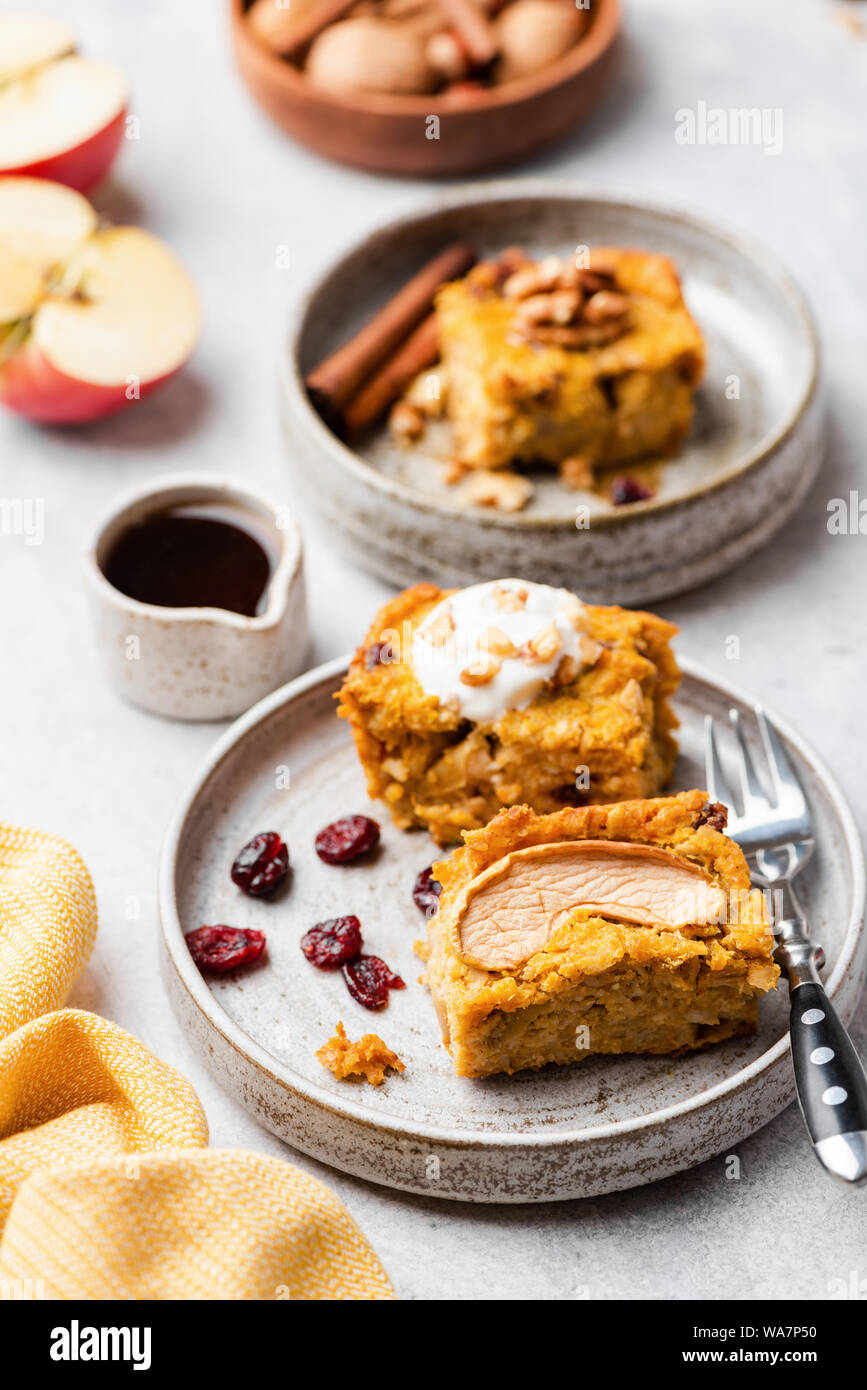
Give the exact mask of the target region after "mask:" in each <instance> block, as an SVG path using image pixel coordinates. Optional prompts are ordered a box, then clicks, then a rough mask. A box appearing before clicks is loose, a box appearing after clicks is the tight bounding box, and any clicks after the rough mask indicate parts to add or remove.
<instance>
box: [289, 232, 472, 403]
mask: <svg viewBox="0 0 867 1390" xmlns="http://www.w3.org/2000/svg"><path fill="white" fill-rule="evenodd" d="M475 259H476V256H475V252H474V251H473V249H472V247H470V246H467V245H466V244H465V243H464V242H454V243H453V244H452V245H451V246H447V247H446V249H445V250H444V251H441V252H440V253H439V255H438V256H434V258H433V260H431V261H428V263H427V265H425V266H423V267H422V269H421V270H420V271H418V273H417V274H416V275H414V276H413V277H412V279H411V280H410V281H409V282H408V283H407V284H406V285H404V286H403V288H402V289H400V290H398V292H397V294H396V295H395V296H394V297H393V298H392V299H390V300H389V302H388V303H387V304H385V305H384V306H383V307H382V308H381V309H380V310H379V312H378V313H376V314H374V316H373V318H372V319H369V320H368V322H367V323H366V324H365V325H364V327H363V328H362V329H360V330H359V332H358V333H356V335H355V337H354V338H350V340H349V342H348V343H344V344H343V346H342V347H340V348H338V349H337V351H336V352H334V353H332V354H331V356H330V357H327V358H326V359H325V361H324V362H320V363H319V366H318V367H314V369H313V371H312V372H310V374H309V375H308V377H307V379H306V383H305V384H306V386H307V390H308V393H309V395H310V399H311V400H312V402H313V404H314V406H315V407H316V409H317V410H318V411H319V413H320V414H321V415H322V416H323V417H324V418H325V419H326V420H328V421H329V423H331V422H332V421H333V420H334V419H335V418H336V417H339V415H340V413H341V412H342V410H343V407H344V406H346V405H348V403H349V401H350V400H352V397H353V396H354V395H356V393H357V392H358V390H359V388H360V387H361V386H362V385H363V384H364V382H365V381H366V380H367V378H368V377H369V376H370V375H371V374H372V373H373V372H374V371H375V370H376V368H377V367H378V366H379V365H380V363H381V362H383V361H384V360H385V359H386V358H387V357H388V355H389V353H392V352H393V351H394V350H395V348H396V347H397V346H398V344H399V343H401V342H402V341H403V339H404V338H406V336H407V334H408V333H410V332H411V331H412V329H413V328H414V327H415V326H416V324H417V323H418V322H419V320H420V319H422V318H423V317H424V315H425V314H427V313H429V312H430V310H431V307H432V306H433V301H434V295H435V294H436V292H437V290H438V289H439V288H440V286H441V285H444V284H445V283H446V281H448V280H456V279H458V278H459V277H460V276H461V275H464V274H465V273H466V272H467V271H468V270H469V268H470V266H471V265H472V264H473V263H474V261H475ZM419 370H421V368H419Z"/></svg>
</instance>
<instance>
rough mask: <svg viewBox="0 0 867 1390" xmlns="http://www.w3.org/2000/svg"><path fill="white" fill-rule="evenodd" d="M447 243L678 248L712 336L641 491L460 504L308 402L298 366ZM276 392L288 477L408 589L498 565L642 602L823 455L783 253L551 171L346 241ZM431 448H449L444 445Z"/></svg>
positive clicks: (461, 579) (712, 569)
mask: <svg viewBox="0 0 867 1390" xmlns="http://www.w3.org/2000/svg"><path fill="white" fill-rule="evenodd" d="M456 238H460V239H464V240H468V241H471V242H472V243H473V244H474V245H475V246H476V247H477V249H478V251H479V253H480V254H485V253H488V252H491V251H496V250H499V249H501V248H502V247H504V246H507V245H510V244H514V243H518V244H520V245H522V246H524V247H525V248H526V249H527V250H528V251H529V252H531V253H532V254H545V253H547V252H551V251H556V252H559V253H562V254H569V253H574V250H575V247H576V245H578V244H583V243H586V244H593V243H603V242H609V243H612V242H613V243H614V244H620V245H631V246H640V247H643V248H644V249H646V250H650V251H659V252H663V253H665V254H667V255H670V256H671V257H672V258H673V259H674V260H675V262H676V263H677V265H678V267H679V268H680V271H681V273H682V276H683V281H684V289H685V293H686V298H687V301H688V303H689V305H690V308H691V309H692V310H693V312H694V314H695V316H696V318H697V320H698V321H699V323H700V325H701V327H702V330H703V332H704V334H705V337H706V339H707V343H708V350H709V356H708V371H707V376H706V379H705V382H704V384H703V385H702V387H701V389H700V391H699V394H698V399H697V410H696V421H695V426H694V429H693V431H692V434H691V435H690V437H689V438H688V440H687V441H686V442H685V443H684V446H683V448H682V450H681V453H680V455H679V456H678V458H677V459H675V460H672V461H670V462H667V463H665V464H663V465H661V469H660V472H661V483H660V487H659V491H658V493H657V495H656V496H655V497H654V499H653V500H652V501H649V502H644V503H637V504H633V505H632V506H630V507H626V508H624V507H620V508H615V507H612V506H611V504H610V503H609V502H608V501H607V500H605V499H603V498H599V497H597V496H595V495H594V494H591V493H577V492H570V491H568V490H566V489H565V488H563V487H562V486H561V485H560V484H559V483H558V482H556V480H555V475H554V473H553V471H548V472H547V473H545V472H542V471H540V472H539V473H538V474H537V475H536V477H535V482H536V496H535V499H534V501H533V502H532V503H531V505H530V506H529V507H528V508H527V509H526V510H525V511H523V512H521V513H519V514H517V515H511V516H506V515H504V514H502V513H496V512H491V511H489V510H486V509H480V508H472V509H469V510H468V509H466V508H462V507H459V506H457V505H456V503H455V489H453V488H449V487H447V486H445V485H444V484H443V483H442V482H441V481H440V469H439V468H438V467H437V466H436V465H435V463H433V462H432V459H431V457H430V456H428V455H426V454H425V452H424V451H423V449H420V448H415V449H413V450H412V451H405V450H402V449H399V448H396V447H395V446H394V445H392V444H391V443H390V442H389V440H388V438H387V432H386V431H385V429H384V428H383V429H381V430H380V431H379V432H378V433H376V434H374V436H373V437H372V438H371V439H370V440H369V441H367V442H366V443H365V444H364V446H363V447H361V448H359V450H358V451H355V450H352V449H349V448H347V447H346V446H345V445H343V444H342V443H341V442H340V441H339V440H338V439H337V438H336V437H335V436H334V435H333V434H332V433H331V431H330V430H328V429H327V427H326V426H325V425H324V424H323V423H322V421H321V420H320V419H319V417H318V415H317V414H316V413H315V411H313V409H312V408H311V406H310V404H309V402H308V401H307V397H306V394H305V391H304V386H303V377H304V374H305V373H306V372H307V371H309V370H310V368H311V367H312V366H314V365H315V364H316V363H317V362H318V361H320V360H321V359H322V358H323V357H325V356H326V355H327V354H328V353H329V352H331V351H332V350H333V349H334V348H335V347H337V346H338V345H339V344H340V343H341V342H342V341H344V340H345V339H346V338H347V337H349V336H350V335H351V334H352V333H353V332H354V331H355V330H356V329H357V327H358V326H359V325H360V324H361V323H362V322H363V321H364V320H365V319H366V318H367V317H368V316H369V315H370V314H371V313H372V312H373V310H374V309H376V308H377V307H378V306H379V305H380V304H382V303H383V301H384V300H386V299H387V298H388V297H389V296H390V295H391V294H392V293H393V292H394V291H395V290H396V289H397V287H398V286H399V285H401V284H402V283H403V282H405V281H406V280H407V279H408V277H409V276H410V275H411V274H412V273H413V271H414V270H415V269H416V268H417V267H418V266H419V265H420V264H421V263H422V262H423V261H424V260H425V259H427V258H428V257H429V256H430V255H432V254H433V253H434V252H435V251H436V250H437V249H441V248H442V246H443V245H444V244H445V243H446V242H448V241H451V240H454V239H456ZM734 390H737V392H738V395H737V396H736V397H734V398H733V397H732V392H733V391H734ZM282 401H283V416H284V422H285V427H286V433H287V440H288V451H287V456H288V460H289V463H290V467H292V469H293V472H294V475H295V478H296V481H297V485H298V487H299V489H300V490H301V492H302V493H303V494H304V495H306V497H307V499H308V501H309V503H310V504H311V505H312V506H313V507H315V508H316V509H317V510H318V511H319V512H320V513H321V514H322V515H323V516H324V517H325V519H326V520H327V522H328V523H329V526H330V527H331V530H332V532H333V534H334V535H335V536H336V537H337V538H338V539H340V540H341V542H342V544H343V546H344V548H345V549H346V550H347V551H348V552H349V553H350V555H351V556H352V557H353V558H354V559H355V561H356V562H357V563H358V564H360V565H362V566H365V567H366V568H369V569H373V570H374V571H376V572H378V573H380V574H382V575H384V576H385V577H386V578H387V579H390V580H391V581H392V582H393V583H395V584H397V585H400V586H403V585H405V584H409V583H412V582H414V581H416V580H418V579H431V580H433V581H435V582H437V583H439V584H461V585H463V584H468V583H472V582H473V581H475V580H478V579H485V578H487V577H488V575H489V574H492V573H495V572H496V573H498V574H523V575H525V576H526V577H527V578H528V579H535V580H539V581H541V582H544V583H550V584H558V585H565V586H566V587H568V588H573V589H576V590H577V591H578V592H579V593H581V594H582V595H583V596H584V597H585V598H586V599H588V600H591V601H593V602H597V603H608V602H612V601H614V602H620V603H626V604H636V603H647V602H650V601H652V600H655V599H658V598H661V597H664V596H665V595H668V594H673V593H677V592H680V591H681V590H683V589H686V588H690V587H692V586H693V585H695V584H698V583H701V582H703V581H705V580H707V579H710V578H713V577H714V576H716V575H718V574H721V573H724V572H726V571H727V570H729V569H730V568H731V566H732V564H734V563H735V562H736V561H738V560H741V559H744V558H745V557H746V556H747V555H749V554H750V553H751V552H752V551H754V550H755V549H756V548H757V547H758V546H760V545H761V544H762V543H763V542H764V541H766V540H767V539H768V538H769V537H770V536H771V535H772V534H773V533H774V532H775V531H776V530H777V529H778V528H779V527H780V526H781V525H782V524H783V523H784V522H785V520H786V519H787V517H788V516H790V515H791V513H792V511H793V510H794V508H795V507H797V505H798V503H799V502H800V501H801V500H802V498H803V497H804V496H805V494H806V491H807V489H808V488H809V486H810V483H811V482H812V480H813V478H814V477H815V475H816V471H817V469H818V467H819V464H820V462H821V454H822V431H821V424H822V422H821V408H820V402H819V390H818V350H817V344H816V335H815V332H814V329H813V325H812V321H811V318H810V313H809V310H808V309H807V307H806V304H805V302H804V300H803V298H802V296H801V293H800V291H799V290H798V289H797V287H796V286H795V285H794V284H793V282H792V281H791V280H790V278H789V277H788V275H787V274H786V272H785V271H784V270H783V269H782V267H781V266H780V265H779V264H778V262H777V261H775V260H774V259H773V257H771V256H770V255H768V253H767V252H765V251H763V250H762V249H761V248H760V247H758V246H756V245H755V244H753V243H752V242H750V241H749V240H747V239H746V238H744V237H742V236H740V235H739V234H738V233H734V232H731V231H727V230H724V229H721V228H719V227H718V226H712V225H711V224H709V223H707V222H704V221H701V220H700V219H698V218H696V217H694V216H692V215H689V214H686V213H683V212H680V211H677V210H673V209H667V208H663V207H659V206H655V205H652V204H649V203H645V202H637V201H634V200H631V199H630V200H625V199H622V198H618V197H616V196H613V195H611V194H603V193H599V192H597V191H595V190H588V189H581V188H579V189H576V190H575V191H570V190H569V188H568V186H564V184H563V183H562V182H561V181H558V182H557V183H546V182H544V181H543V182H539V181H516V180H509V181H508V182H507V183H493V184H488V185H481V186H479V185H476V186H475V187H474V188H473V190H472V192H471V193H463V194H461V195H459V196H457V197H455V196H453V197H450V198H446V199H443V200H442V201H441V202H440V203H438V204H437V205H436V206H435V207H434V208H433V209H432V210H428V211H426V212H424V213H420V214H417V215H415V216H412V217H409V218H406V219H403V220H401V221H398V222H393V223H391V224H390V225H388V226H387V227H385V228H383V229H382V230H381V231H379V232H376V233H375V234H374V235H373V236H371V237H369V238H368V239H367V240H366V241H364V242H363V243H362V244H361V245H360V246H358V247H356V248H355V249H354V250H352V251H351V252H350V253H349V254H348V255H346V256H345V257H344V258H343V259H342V260H340V261H339V262H338V263H337V264H336V265H335V266H334V267H333V268H332V269H331V270H330V271H328V273H327V274H326V275H325V276H324V277H323V278H322V279H321V280H320V281H319V283H318V284H317V285H316V287H315V288H314V290H313V292H312V294H311V295H310V296H309V297H308V299H307V300H306V302H305V303H304V304H303V305H302V306H301V308H300V310H299V311H298V313H297V315H296V317H295V320H294V322H293V324H292V326H291V330H290V337H289V350H288V354H287V358H286V362H285V369H284V373H283V387H282ZM424 447H425V448H426V449H428V450H429V451H433V452H434V453H435V452H437V451H441V450H442V447H443V445H442V440H439V441H438V440H437V439H436V437H434V439H433V441H432V442H431V441H430V440H429V441H428V443H427V444H426V445H425V446H424ZM625 471H627V470H625ZM584 505H586V506H587V507H589V515H590V526H589V529H582V530H578V529H576V526H575V516H576V510H575V509H576V506H584Z"/></svg>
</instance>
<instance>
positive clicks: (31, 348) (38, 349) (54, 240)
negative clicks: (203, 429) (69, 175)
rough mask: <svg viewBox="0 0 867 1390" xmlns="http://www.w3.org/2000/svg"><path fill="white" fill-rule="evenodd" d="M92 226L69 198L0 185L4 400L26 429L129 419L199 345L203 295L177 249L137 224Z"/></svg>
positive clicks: (89, 215)
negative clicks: (123, 414)
mask: <svg viewBox="0 0 867 1390" xmlns="http://www.w3.org/2000/svg"><path fill="white" fill-rule="evenodd" d="M52 204H53V206H54V210H55V216H54V219H53V220H52V219H51V217H50V213H51V206H52ZM94 227H95V215H94V213H93V209H92V208H91V207H90V205H89V204H88V203H87V201H86V199H84V198H81V197H80V195H78V194H76V193H73V192H72V191H71V190H69V189H67V188H63V187H61V186H59V185H57V184H49V183H45V184H39V183H38V182H37V181H35V180H32V179H0V402H2V403H3V404H4V405H6V406H7V407H9V409H11V410H14V411H16V412H18V413H19V414H20V415H23V416H25V417H26V418H27V419H28V420H34V421H39V422H42V423H50V424H76V423H81V422H84V421H88V420H95V419H98V418H100V417H101V416H104V415H110V414H114V413H115V412H116V411H119V410H125V409H126V408H127V407H128V406H130V405H133V404H134V403H135V402H136V401H137V400H140V399H141V398H142V397H143V396H146V395H148V394H149V393H150V392H151V391H153V390H155V389H156V387H158V386H160V385H161V384H162V383H163V382H165V381H167V380H168V379H169V378H170V377H171V376H173V375H174V374H175V372H177V371H179V369H180V368H181V367H182V366H183V365H184V363H185V362H186V360H187V358H188V357H189V356H190V354H191V353H192V351H193V348H194V346H195V342H196V339H197V337H198V332H199V306H198V299H197V295H196V291H195V288H194V286H193V284H192V281H191V280H190V278H189V276H188V275H187V273H186V271H185V270H184V269H183V268H182V266H180V265H179V263H178V262H177V260H176V259H175V257H174V256H173V255H172V253H171V252H170V251H169V249H168V247H166V246H165V245H164V244H163V243H162V242H161V241H159V240H158V238H157V237H154V236H152V235H151V234H150V233H149V232H145V231H142V230H141V229H140V228H137V227H111V228H106V229H103V230H94ZM28 229H32V230H28Z"/></svg>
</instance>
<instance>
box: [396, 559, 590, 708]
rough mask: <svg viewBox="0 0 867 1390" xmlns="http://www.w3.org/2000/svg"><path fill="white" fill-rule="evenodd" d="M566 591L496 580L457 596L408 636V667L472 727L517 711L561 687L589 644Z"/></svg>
mask: <svg viewBox="0 0 867 1390" xmlns="http://www.w3.org/2000/svg"><path fill="white" fill-rule="evenodd" d="M588 626H589V623H588V619H587V613H586V610H585V608H584V605H583V604H582V603H581V602H580V600H579V599H577V598H576V597H575V595H574V594H570V593H569V591H568V589H553V588H551V587H550V585H548V584H531V583H528V582H527V581H526V580H523V579H499V580H494V581H492V582H490V583H488V584H473V585H471V587H470V588H468V589H460V590H459V591H458V592H457V593H455V594H452V595H451V597H450V598H447V599H443V601H442V602H441V603H438V604H437V606H436V607H435V608H434V609H432V610H431V612H430V613H429V614H428V615H427V617H426V618H425V620H424V622H423V623H421V624H420V625H419V627H418V628H417V629H416V631H415V633H414V636H413V643H412V666H413V670H414V672H415V676H416V679H417V680H418V682H419V684H420V685H421V687H422V689H423V690H424V692H425V694H427V695H435V696H436V697H437V699H438V700H439V702H440V704H442V705H445V706H446V707H447V708H449V709H453V710H454V711H455V712H456V713H459V714H460V715H461V716H462V717H463V718H465V719H472V720H473V722H474V723H476V724H490V723H494V722H495V721H496V720H497V719H499V718H500V716H501V715H502V714H504V713H505V711H506V710H509V709H523V708H524V707H525V706H526V705H529V704H530V703H531V701H532V700H534V699H535V698H536V696H537V695H538V694H539V692H540V691H541V690H542V689H543V688H544V687H545V686H546V685H547V684H548V683H549V682H550V683H552V684H554V685H557V684H560V685H565V684H568V683H569V681H572V680H574V679H575V677H576V675H577V674H578V672H579V671H580V669H581V667H582V665H584V664H585V661H584V658H583V657H582V649H583V651H584V652H585V653H586V650H587V648H586V644H587V643H590V644H591V645H592V646H595V643H592V640H591V639H590V638H588V637H587V636H586V635H584V634H586V632H587V628H588Z"/></svg>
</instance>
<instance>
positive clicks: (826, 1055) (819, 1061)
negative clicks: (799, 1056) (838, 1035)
mask: <svg viewBox="0 0 867 1390" xmlns="http://www.w3.org/2000/svg"><path fill="white" fill-rule="evenodd" d="M833 1058H834V1049H833V1047H814V1048H813V1051H812V1052H811V1053H810V1061H811V1062H815V1064H816V1066H817V1067H821V1066H823V1065H824V1064H825V1062H830V1061H832V1060H833Z"/></svg>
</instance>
